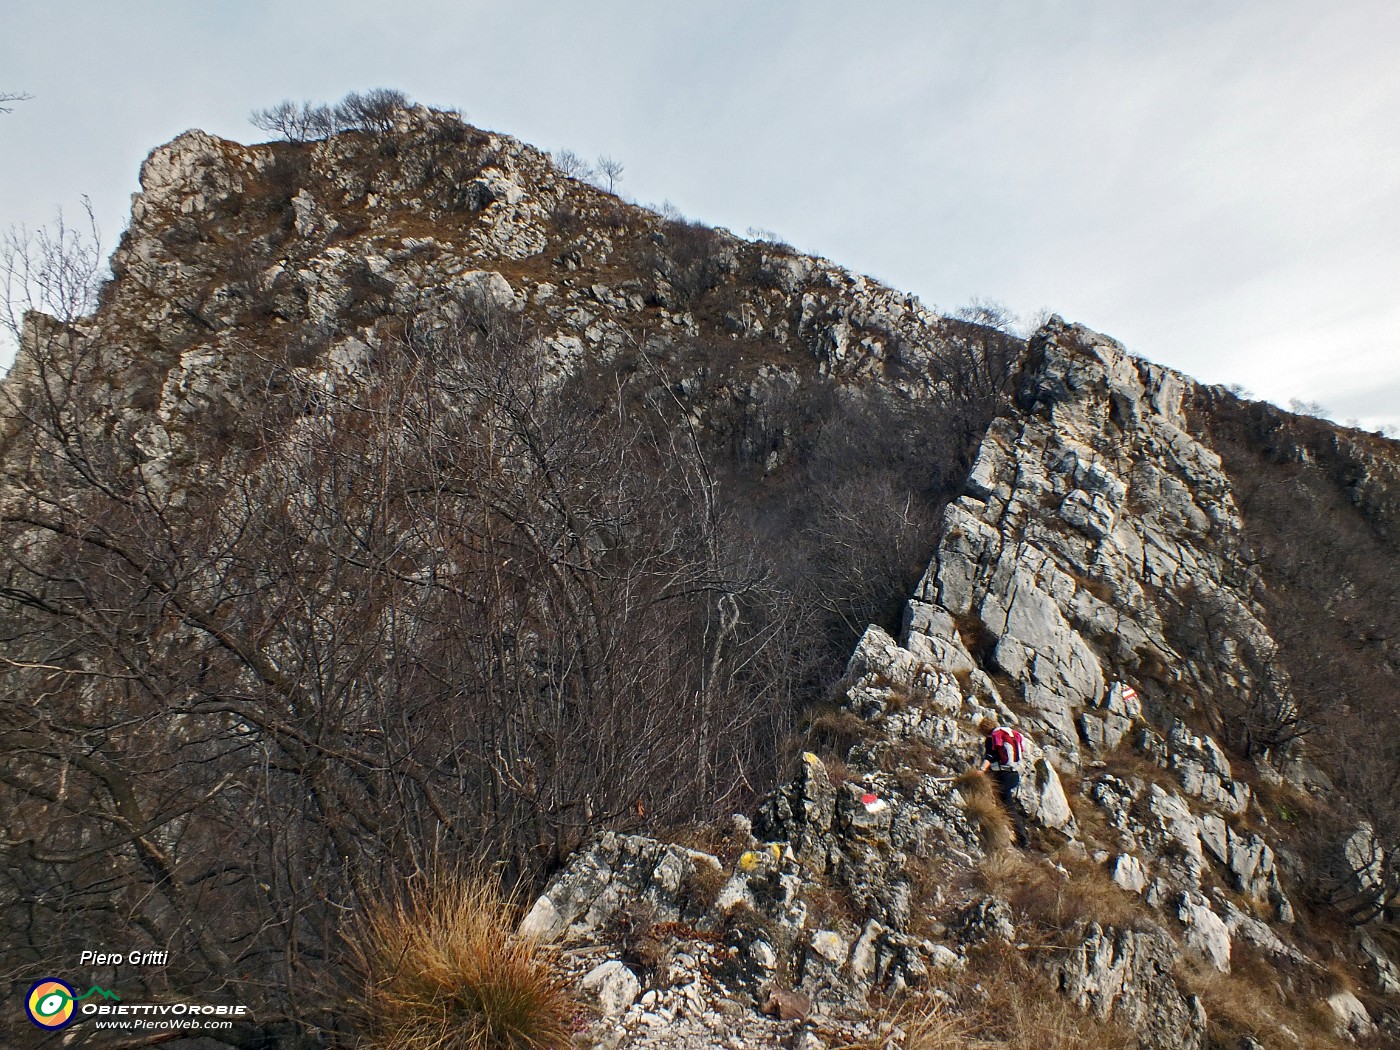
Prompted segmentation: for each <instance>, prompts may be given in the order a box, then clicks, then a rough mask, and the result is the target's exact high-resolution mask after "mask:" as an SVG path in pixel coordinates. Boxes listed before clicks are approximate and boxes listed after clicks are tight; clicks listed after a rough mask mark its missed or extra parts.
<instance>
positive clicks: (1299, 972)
mask: <svg viewBox="0 0 1400 1050" xmlns="http://www.w3.org/2000/svg"><path fill="white" fill-rule="evenodd" d="M1230 963H1231V972H1230V973H1228V974H1224V973H1220V972H1219V971H1217V970H1215V969H1213V968H1211V967H1209V966H1205V965H1203V964H1197V965H1193V966H1190V967H1187V968H1184V976H1185V978H1186V983H1187V984H1188V985H1189V987H1190V988H1191V991H1192V992H1194V993H1195V994H1196V995H1198V996H1200V998H1201V1002H1202V1004H1203V1005H1204V1006H1205V1008H1206V1016H1208V1017H1209V1018H1210V1027H1211V1036H1212V1038H1213V1039H1214V1040H1215V1042H1216V1043H1218V1044H1220V1045H1223V1046H1230V1045H1234V1044H1235V1043H1236V1042H1238V1041H1239V1040H1240V1039H1241V1038H1242V1037H1244V1036H1249V1037H1251V1038H1253V1039H1256V1040H1258V1041H1259V1042H1260V1043H1262V1044H1263V1045H1265V1046H1292V1047H1296V1048H1297V1050H1339V1048H1341V1047H1346V1046H1352V1045H1354V1044H1352V1043H1351V1042H1350V1041H1349V1040H1347V1039H1345V1038H1343V1037H1341V1036H1339V1035H1338V1034H1337V1033H1336V1031H1335V1030H1334V1026H1335V1024H1336V1018H1335V1017H1334V1016H1333V1015H1332V1012H1331V1010H1329V1009H1328V1007H1327V1005H1326V1003H1325V1000H1326V998H1327V996H1329V995H1331V994H1332V993H1334V992H1335V991H1337V989H1338V987H1339V986H1340V984H1341V982H1340V981H1339V979H1338V977H1337V975H1336V974H1335V973H1332V972H1330V971H1327V970H1312V969H1311V968H1309V967H1302V966H1299V965H1296V964H1292V963H1289V962H1288V961H1287V960H1282V959H1277V958H1274V957H1271V956H1266V955H1264V954H1262V953H1260V952H1259V951H1258V950H1257V949H1254V948H1251V947H1250V946H1249V945H1248V944H1240V943H1236V944H1235V946H1234V949H1233V950H1232V952H1231V958H1230Z"/></svg>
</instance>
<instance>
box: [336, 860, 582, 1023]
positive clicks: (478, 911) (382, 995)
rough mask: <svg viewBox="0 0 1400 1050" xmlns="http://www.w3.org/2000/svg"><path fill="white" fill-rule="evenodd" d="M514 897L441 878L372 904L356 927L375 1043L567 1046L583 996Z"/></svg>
mask: <svg viewBox="0 0 1400 1050" xmlns="http://www.w3.org/2000/svg"><path fill="white" fill-rule="evenodd" d="M511 913H512V908H511V902H510V901H509V900H508V899H506V898H505V897H503V896H502V894H501V892H500V888H499V886H498V884H497V883H496V882H495V881H494V880H491V879H487V878H481V877H442V878H438V879H436V880H434V881H433V882H432V883H431V884H429V885H426V886H415V887H413V888H411V889H410V890H409V891H408V893H407V894H406V896H404V897H403V898H402V899H400V900H398V901H394V902H391V903H386V904H382V905H380V906H378V907H376V908H372V909H371V910H370V911H369V913H368V914H367V915H366V916H365V918H364V920H363V921H362V922H361V924H360V926H359V928H358V929H357V930H356V931H355V932H354V933H353V934H352V937H351V945H352V948H353V950H354V952H355V955H356V958H357V961H358V963H359V966H360V968H361V972H362V973H363V975H364V978H365V993H364V1000H363V1002H362V1004H361V1011H360V1012H361V1014H362V1021H363V1024H364V1028H365V1030H366V1032H367V1034H368V1037H369V1038H368V1040H367V1042H366V1044H365V1045H367V1046H369V1047H373V1048H374V1050H545V1048H547V1047H562V1046H567V1045H569V1039H570V1028H571V1022H572V1020H573V1017H574V1015H575V1013H576V1012H577V1010H578V1004H577V1003H576V1002H575V1001H574V999H573V997H572V996H571V995H570V994H569V991H568V988H567V986H566V985H565V983H564V982H563V981H562V980H561V979H560V978H559V977H558V976H557V975H556V974H555V972H554V970H553V968H552V966H551V965H550V963H549V961H548V960H547V959H546V958H545V957H544V955H543V954H542V953H541V952H540V950H539V948H538V947H537V946H536V945H535V944H534V943H532V942H530V941H527V940H522V939H520V938H518V937H516V936H515V935H514V934H513V933H512V932H511V931H512V930H513V928H514V923H513V922H512V921H511V920H512V914H511Z"/></svg>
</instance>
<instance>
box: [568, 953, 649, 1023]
mask: <svg viewBox="0 0 1400 1050" xmlns="http://www.w3.org/2000/svg"><path fill="white" fill-rule="evenodd" d="M580 986H581V987H582V988H583V992H584V995H586V996H587V997H588V999H589V1001H591V1002H592V1003H593V1004H594V1005H595V1006H596V1007H597V1008H598V1010H599V1012H600V1013H601V1014H602V1015H603V1016H604V1017H617V1016H619V1015H620V1014H623V1013H626V1012H627V1008H628V1007H629V1006H631V1005H632V1004H633V1003H634V1002H636V1001H637V996H639V995H640V994H641V993H642V984H641V982H640V981H639V980H637V975H636V974H634V973H633V972H632V971H631V970H629V969H628V968H627V966H626V964H625V963H622V962H621V961H619V960H617V959H610V960H608V961H607V962H605V963H603V964H602V965H601V966H595V967H594V968H593V969H592V970H590V971H588V973H587V974H586V975H585V976H584V978H583V980H582V981H581V982H580Z"/></svg>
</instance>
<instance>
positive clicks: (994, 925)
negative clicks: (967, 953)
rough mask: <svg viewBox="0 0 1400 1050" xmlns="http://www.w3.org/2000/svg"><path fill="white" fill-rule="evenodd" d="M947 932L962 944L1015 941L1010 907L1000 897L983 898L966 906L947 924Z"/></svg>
mask: <svg viewBox="0 0 1400 1050" xmlns="http://www.w3.org/2000/svg"><path fill="white" fill-rule="evenodd" d="M948 930H949V932H950V933H951V934H952V935H953V936H954V937H955V938H957V940H958V941H959V942H961V943H963V944H981V943H982V942H983V941H989V940H999V941H1013V940H1015V939H1016V922H1015V919H1014V917H1013V915H1012V913H1011V905H1009V904H1007V903H1006V901H1004V900H1002V899H1001V898H1000V897H984V898H982V899H981V900H979V901H976V902H974V903H972V904H970V905H968V906H967V907H966V908H964V909H963V910H962V911H961V912H960V913H959V914H958V915H957V916H956V917H955V918H954V919H953V920H952V921H951V922H950V923H949V924H948Z"/></svg>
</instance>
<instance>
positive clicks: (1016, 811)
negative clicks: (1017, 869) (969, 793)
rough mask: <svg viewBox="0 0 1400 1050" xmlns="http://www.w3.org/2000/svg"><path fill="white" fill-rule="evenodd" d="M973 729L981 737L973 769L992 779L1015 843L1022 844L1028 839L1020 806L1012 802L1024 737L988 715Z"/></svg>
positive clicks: (1017, 781)
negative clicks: (1012, 827)
mask: <svg viewBox="0 0 1400 1050" xmlns="http://www.w3.org/2000/svg"><path fill="white" fill-rule="evenodd" d="M977 729H978V730H979V731H980V732H981V734H982V736H983V741H982V764H981V765H980V766H979V767H978V768H977V773H978V774H980V775H985V774H986V773H987V772H988V771H990V772H991V774H992V779H993V780H995V781H996V785H997V794H998V795H1000V796H1001V801H1002V804H1003V805H1005V806H1006V811H1007V813H1008V814H1009V815H1010V817H1011V821H1012V823H1013V824H1015V826H1016V844H1017V845H1018V846H1025V845H1026V843H1027V841H1028V840H1027V839H1026V829H1025V826H1024V824H1023V822H1022V820H1021V807H1020V805H1019V804H1018V803H1017V802H1016V789H1017V788H1018V787H1020V786H1021V773H1020V770H1019V769H1018V768H1017V767H1018V766H1019V765H1020V764H1021V758H1022V757H1023V756H1024V755H1025V752H1026V738H1025V737H1023V736H1022V735H1021V734H1020V732H1019V731H1018V730H1016V729H1013V728H1011V727H1010V726H1001V725H997V724H996V722H994V721H992V720H991V719H990V718H984V719H982V721H981V722H979V723H978V725H977Z"/></svg>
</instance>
